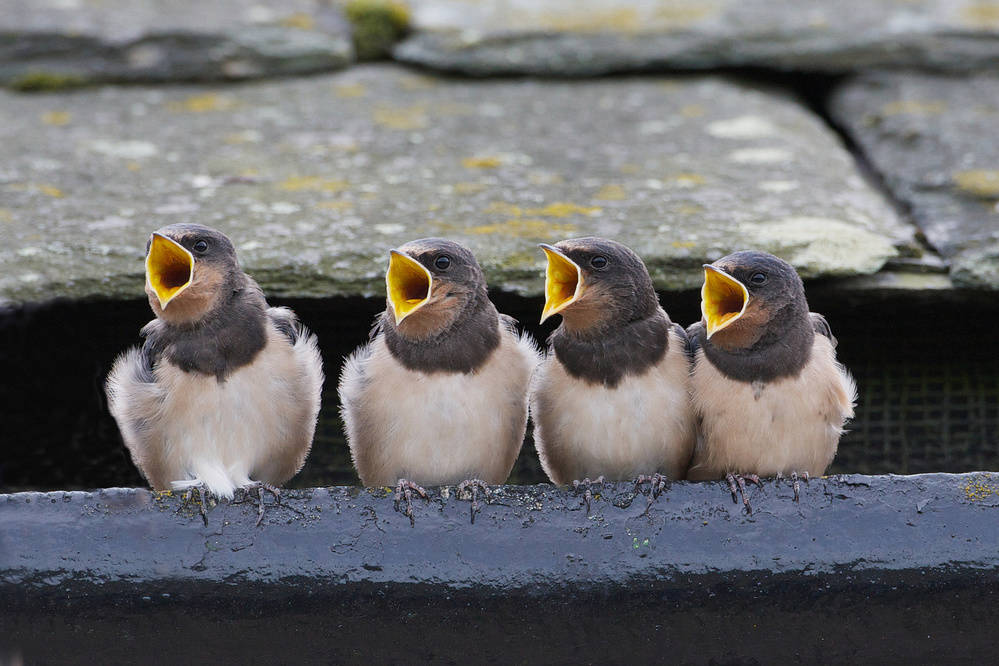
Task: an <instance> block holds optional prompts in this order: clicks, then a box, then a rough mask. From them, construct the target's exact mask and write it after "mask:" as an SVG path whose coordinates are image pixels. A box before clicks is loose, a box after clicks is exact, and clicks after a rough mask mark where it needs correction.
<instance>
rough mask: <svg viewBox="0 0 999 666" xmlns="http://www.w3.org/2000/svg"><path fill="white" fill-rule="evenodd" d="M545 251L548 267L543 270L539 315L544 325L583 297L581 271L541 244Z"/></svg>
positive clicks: (559, 254) (552, 248)
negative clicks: (543, 300) (543, 285)
mask: <svg viewBox="0 0 999 666" xmlns="http://www.w3.org/2000/svg"><path fill="white" fill-rule="evenodd" d="M539 247H540V248H541V249H542V250H544V251H545V256H546V257H547V258H548V267H547V268H546V269H545V309H544V311H543V312H542V313H541V322H542V323H544V321H545V319H548V318H549V317H551V316H552V315H553V314H557V313H559V312H561V311H562V310H564V309H566V308H567V307H569V306H570V305H572V304H573V303H575V302H576V301H578V300H579V297H580V296H582V295H583V269H581V268H580V267H579V266H578V265H577V264H576V262H574V261H573V260H572V259H569V257H567V256H565V255H564V254H562V253H561V252H559V251H558V250H556V249H555V248H554V247H552V246H551V245H545V244H544V243H541V244H540V245H539Z"/></svg>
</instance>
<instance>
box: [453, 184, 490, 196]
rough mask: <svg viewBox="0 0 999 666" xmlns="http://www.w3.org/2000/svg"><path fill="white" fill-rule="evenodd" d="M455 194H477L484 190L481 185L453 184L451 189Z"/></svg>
mask: <svg viewBox="0 0 999 666" xmlns="http://www.w3.org/2000/svg"><path fill="white" fill-rule="evenodd" d="M452 189H453V190H454V193H455V194H478V193H479V192H481V191H482V190H484V189H486V186H485V185H483V184H482V183H455V185H454V187H453V188H452Z"/></svg>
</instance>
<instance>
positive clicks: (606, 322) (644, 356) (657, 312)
mask: <svg viewBox="0 0 999 666" xmlns="http://www.w3.org/2000/svg"><path fill="white" fill-rule="evenodd" d="M541 248H542V249H543V250H544V251H545V254H546V255H547V257H548V267H547V270H546V279H545V295H546V302H545V309H544V312H543V314H542V321H544V320H545V319H547V318H548V317H551V316H552V315H554V314H556V313H557V314H561V315H562V324H561V325H560V326H559V327H558V328H557V329H556V330H555V332H554V333H553V334H552V336H551V340H550V343H551V353H550V354H549V355H548V358H547V359H546V360H545V361H544V363H543V364H542V365H541V367H540V368H539V370H538V373H537V376H536V377H535V380H534V384H533V386H532V390H531V416H532V418H533V419H534V439H535V444H536V445H537V448H538V453H539V454H540V457H541V464H542V467H544V470H545V472H546V473H547V474H548V477H549V478H550V479H551V480H552V482H554V483H556V484H561V485H565V484H569V483H573V482H574V481H575V480H578V479H584V478H586V479H589V478H591V477H592V478H596V477H598V476H603V477H605V478H607V479H615V480H622V479H637V480H641V481H644V480H646V479H648V480H651V481H652V482H653V490H652V492H651V493H650V495H649V499H650V503H651V499H652V497H653V496H655V495H656V494H657V493H658V489H661V488H662V487H663V486H664V485H665V481H664V480H663V477H666V478H670V479H682V478H683V476H684V474H685V472H686V470H687V465H688V464H689V462H690V456H691V452H692V451H693V448H694V442H695V437H696V434H695V421H694V414H693V410H692V408H691V406H690V395H689V390H688V380H689V372H690V365H689V357H688V354H687V337H686V334H685V332H684V330H683V328H681V327H680V326H679V325H676V324H673V323H672V322H671V321H670V319H669V317H668V316H667V315H666V312H664V311H663V309H662V308H661V307H659V299H658V297H657V296H656V292H655V290H654V289H653V286H652V279H651V278H650V277H649V272H648V270H646V268H645V264H644V263H642V260H641V259H640V258H639V257H638V255H636V254H635V253H634V252H632V251H631V250H629V249H628V248H627V247H625V246H624V245H621V244H620V243H617V242H614V241H611V240H607V239H604V238H578V239H574V240H565V241H562V242H560V243H557V244H556V245H554V246H550V245H542V246H541ZM650 475H651V476H654V477H655V479H654V480H653V479H652V478H651V477H650Z"/></svg>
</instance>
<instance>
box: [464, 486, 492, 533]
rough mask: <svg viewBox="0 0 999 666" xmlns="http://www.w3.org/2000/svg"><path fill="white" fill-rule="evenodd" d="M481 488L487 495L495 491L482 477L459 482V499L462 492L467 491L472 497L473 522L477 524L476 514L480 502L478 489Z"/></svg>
mask: <svg viewBox="0 0 999 666" xmlns="http://www.w3.org/2000/svg"><path fill="white" fill-rule="evenodd" d="M479 490H481V491H482V492H483V493H485V496H486V497H489V495H491V494H492V492H493V491H491V490H490V489H489V486H487V485H486V482H485V481H483V480H482V479H468V480H467V481H462V482H461V483H459V484H458V499H459V500H460V499H461V496H462V494H464V493H465V492H466V491H467V492H468V494H469V495H471V498H472V509H471V511H472V524H473V525H474V524H475V514H476V513H478V512H479V502H478V491H479Z"/></svg>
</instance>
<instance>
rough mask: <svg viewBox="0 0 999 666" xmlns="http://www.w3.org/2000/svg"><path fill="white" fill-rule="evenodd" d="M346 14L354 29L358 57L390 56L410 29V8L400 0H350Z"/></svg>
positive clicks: (378, 57) (372, 58)
mask: <svg viewBox="0 0 999 666" xmlns="http://www.w3.org/2000/svg"><path fill="white" fill-rule="evenodd" d="M344 13H345V14H346V15H347V20H349V21H350V23H351V25H352V26H353V28H354V51H355V53H356V55H357V59H358V60H378V59H380V58H385V57H387V56H388V55H389V53H390V52H391V50H392V46H393V45H394V44H395V43H396V42H397V41H399V40H400V39H402V38H403V37H404V36H405V35H406V33H407V32H409V7H408V6H406V5H405V4H404V3H402V2H400V1H399V0H348V2H347V4H346V6H345V7H344Z"/></svg>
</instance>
